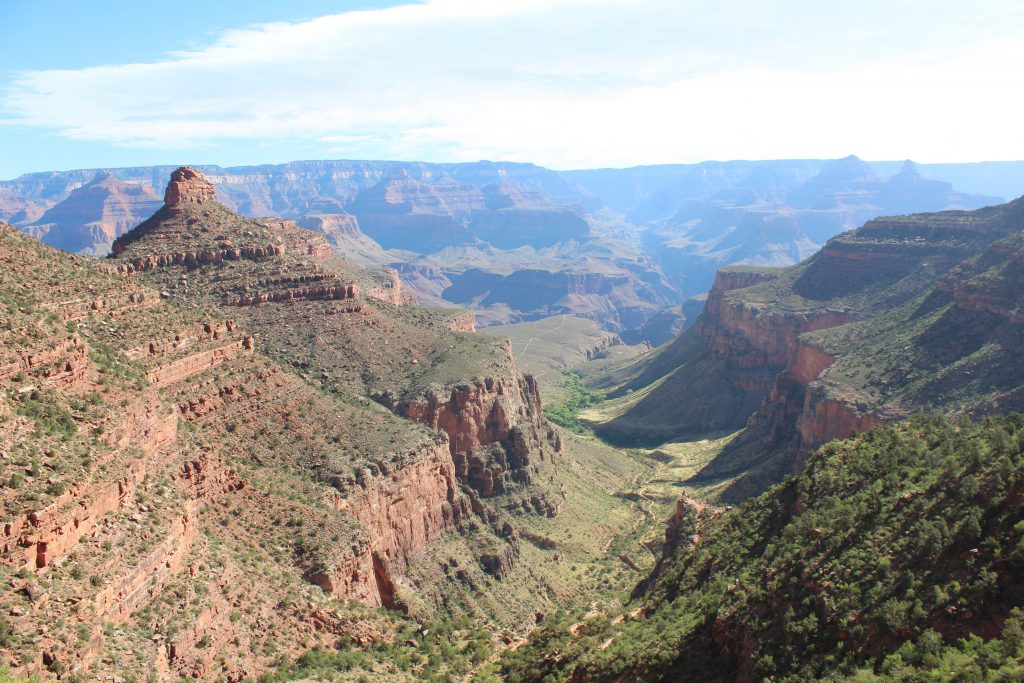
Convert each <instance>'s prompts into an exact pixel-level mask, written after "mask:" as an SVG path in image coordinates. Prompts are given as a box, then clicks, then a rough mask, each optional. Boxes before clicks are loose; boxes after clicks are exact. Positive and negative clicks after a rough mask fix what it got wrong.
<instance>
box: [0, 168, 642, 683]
mask: <svg viewBox="0 0 1024 683" xmlns="http://www.w3.org/2000/svg"><path fill="white" fill-rule="evenodd" d="M115 251H116V253H117V254H118V256H117V257H116V258H111V259H109V260H106V261H99V260H96V259H92V258H88V257H81V256H74V255H69V254H65V253H62V252H59V251H57V250H54V249H52V248H50V247H46V246H43V245H40V244H39V243H38V242H35V241H34V240H32V239H31V238H29V237H28V236H26V235H24V234H22V233H19V232H18V231H16V230H15V229H13V228H11V227H9V226H6V225H3V226H0V259H2V262H3V268H2V269H0V315H2V316H3V317H2V324H0V353H2V354H3V355H2V356H0V387H2V391H0V421H2V422H3V429H2V430H0V450H2V451H3V453H4V459H3V461H2V462H3V464H2V471H0V478H2V480H3V481H4V482H5V483H6V484H7V486H6V487H5V488H4V505H5V526H4V529H5V531H4V535H3V543H2V545H3V547H2V554H0V577H2V579H3V582H4V585H5V587H6V588H5V591H4V593H3V596H2V601H3V608H4V611H5V613H6V614H7V615H9V617H10V619H9V621H8V622H5V625H4V627H3V628H0V649H2V651H3V654H4V658H5V661H9V662H11V663H12V664H13V665H14V666H15V670H16V672H17V673H18V674H19V675H24V674H29V673H39V674H43V675H46V676H53V675H57V674H60V675H67V674H71V673H75V674H77V675H81V676H84V677H90V678H103V677H109V676H113V675H117V676H121V677H135V678H143V677H146V676H149V675H150V672H153V673H154V674H155V675H156V677H157V679H158V680H177V679H178V678H180V677H193V678H201V679H204V680H207V679H208V680H213V679H216V678H219V677H224V678H226V679H228V680H242V679H244V678H246V677H252V676H255V675H257V674H259V673H260V672H261V671H264V670H266V669H267V668H268V667H271V666H276V665H277V664H279V663H280V662H281V661H282V658H284V659H288V658H291V657H294V656H297V655H299V654H300V653H302V652H304V651H307V650H310V649H312V648H316V647H325V648H329V649H334V648H338V647H342V648H346V647H349V644H350V643H356V644H357V646H359V647H364V646H368V645H369V644H371V643H377V645H375V646H374V649H371V650H368V652H369V653H370V654H367V656H366V657H367V662H368V664H367V666H369V667H371V669H372V670H377V671H381V672H388V671H390V672H393V673H394V672H397V671H398V668H397V664H395V662H394V661H393V660H392V658H391V657H390V655H389V654H388V653H389V652H390V649H389V648H390V647H391V645H389V643H391V642H393V640H394V639H395V638H396V637H397V634H398V633H403V632H405V631H406V629H407V628H408V624H407V623H406V622H405V621H404V618H403V617H402V616H401V615H400V612H401V611H402V610H409V609H412V608H411V607H410V605H414V606H415V610H416V611H417V614H418V617H417V618H425V617H429V616H430V615H431V614H441V615H442V616H443V614H444V612H443V610H444V609H446V608H445V605H447V604H448V603H447V601H445V600H442V599H441V598H440V597H438V596H444V595H446V594H447V595H452V594H454V593H455V592H458V593H459V594H461V595H464V596H465V599H466V600H475V601H478V602H479V605H480V606H479V607H478V610H479V611H478V613H479V615H480V618H481V619H485V620H488V623H500V624H502V625H504V627H505V628H510V629H512V628H517V627H519V626H521V625H522V624H523V623H524V621H523V620H524V619H525V618H526V617H527V616H528V615H532V614H533V613H534V611H535V610H536V609H537V608H538V607H544V608H545V609H546V608H547V607H546V605H547V604H549V602H550V601H551V600H552V599H553V598H552V596H558V599H568V598H569V597H571V596H572V595H574V594H575V593H576V592H577V591H582V590H589V589H590V587H589V586H588V585H587V584H574V583H571V582H568V581H566V580H564V579H563V578H561V577H560V574H559V572H558V571H557V570H558V566H559V563H558V562H557V561H554V560H553V557H554V556H555V555H561V556H565V555H566V554H568V555H569V556H571V557H573V558H574V559H576V560H578V561H589V560H588V559H587V558H592V557H598V556H600V555H601V554H602V552H603V551H602V548H601V546H602V544H603V543H604V540H603V538H604V537H605V536H607V535H610V534H612V533H614V529H615V528H617V527H616V525H618V524H621V525H625V524H628V523H629V520H630V517H629V514H630V513H629V506H628V504H624V503H623V502H621V501H618V500H616V499H615V498H614V497H613V496H612V495H611V494H612V492H613V490H614V486H615V482H614V481H611V480H608V481H605V480H603V479H602V478H601V477H600V476H589V477H583V478H581V477H580V476H579V475H573V474H572V472H573V471H584V472H585V471H590V470H593V467H592V466H591V465H590V464H581V463H589V462H590V459H592V458H603V459H604V460H605V463H606V466H607V467H611V468H621V472H622V475H621V476H623V477H628V476H630V474H629V473H630V471H631V465H629V464H628V463H625V462H624V461H617V460H616V457H617V456H614V454H613V453H611V452H606V453H602V454H596V453H586V452H584V451H577V452H574V453H569V454H561V455H560V454H558V451H559V449H560V441H559V438H558V436H557V434H556V433H555V432H554V431H553V430H551V429H550V428H549V427H548V425H547V424H546V423H545V421H544V418H543V414H542V412H541V409H540V398H539V394H538V392H537V389H536V384H535V382H534V381H533V380H532V378H530V377H528V376H527V377H524V376H523V375H521V374H520V373H519V372H518V370H517V369H516V367H515V363H514V360H513V359H512V357H511V354H510V352H509V349H508V347H507V345H506V344H505V343H504V342H502V341H497V340H490V339H480V338H477V337H475V336H474V335H470V334H466V333H462V332H456V331H453V329H452V328H457V329H464V328H465V327H466V323H465V319H464V318H465V316H464V315H463V314H462V313H458V314H454V313H452V312H450V311H437V310H433V311H432V310H424V309H418V308H414V307H411V306H409V305H407V300H406V297H405V296H404V295H403V294H402V292H401V289H400V286H399V285H400V283H399V282H398V281H397V279H396V278H395V276H394V273H393V272H383V273H371V272H368V271H363V270H362V269H360V268H357V267H355V266H353V265H351V264H347V263H344V262H342V261H340V260H339V259H337V257H335V256H334V255H333V253H332V252H331V250H330V248H329V246H328V245H327V243H326V242H325V241H324V239H323V237H322V236H320V235H319V234H317V233H312V232H309V231H306V230H302V229H300V228H298V227H296V226H295V225H294V224H292V223H290V222H288V221H280V220H261V221H259V222H256V221H250V220H248V219H244V218H242V217H240V216H238V215H236V214H232V213H231V212H230V211H228V210H227V209H226V208H225V207H223V205H221V204H219V202H217V200H216V194H215V192H214V190H213V188H212V186H211V185H210V183H209V182H208V181H206V180H205V178H203V176H202V174H200V173H199V172H197V171H195V170H194V169H190V168H181V169H178V170H177V171H175V172H174V173H173V175H172V179H171V182H170V184H169V185H168V189H167V192H166V197H165V205H164V206H163V208H161V209H160V211H158V212H157V214H156V215H154V217H153V218H151V219H150V220H148V221H146V222H145V223H143V224H142V225H140V226H139V227H138V228H137V229H136V230H135V231H132V232H130V233H128V234H126V235H124V236H122V237H121V238H119V239H118V240H117V242H116V244H115ZM41 274H43V275H41ZM373 399H376V400H373ZM382 404H385V405H386V406H387V407H385V405H382ZM388 408H391V409H388ZM562 458H565V459H566V462H564V463H563V462H560V460H561V459H562ZM538 474H543V475H544V477H543V480H541V478H540V477H538ZM559 486H561V487H562V488H561V491H560V492H559V488H558V487H559ZM556 497H557V498H556ZM556 501H557V502H556ZM598 504H600V505H601V506H603V509H604V510H605V515H606V516H605V517H604V518H602V519H601V523H600V524H597V523H596V522H589V521H587V522H586V523H587V524H592V525H594V529H595V532H594V533H593V534H592V537H593V539H594V546H595V547H593V548H591V547H590V546H587V547H586V548H572V549H567V548H565V547H564V545H563V544H562V543H555V542H552V543H551V544H550V545H545V546H544V547H534V546H532V545H530V546H529V547H528V548H523V545H524V544H523V543H522V542H521V541H520V529H526V528H531V525H533V524H534V522H533V521H532V520H533V518H538V519H543V520H549V519H553V518H555V517H556V516H558V515H560V514H564V515H566V516H567V518H566V519H567V520H569V521H572V520H575V519H577V518H579V519H580V520H581V521H576V522H573V523H576V524H582V523H583V521H582V520H589V519H596V518H597V513H596V511H595V506H597V505H598ZM607 515H612V516H613V517H614V518H615V519H616V521H615V522H614V523H612V524H609V523H608V522H609V517H608V516H607ZM549 524H551V523H549ZM554 524H555V527H553V528H554V529H557V528H558V527H557V524H558V523H554ZM439 548H444V549H447V550H445V551H443V552H442V551H439ZM445 553H451V554H445ZM522 553H527V554H528V555H529V556H530V557H531V558H532V559H533V560H535V563H536V565H537V566H538V567H541V568H542V570H541V571H536V570H527V568H526V567H525V566H523V565H521V564H519V562H518V558H519V557H520V554H522ZM456 557H457V558H458V559H457V560H456V559H455V558H456ZM449 563H454V564H449ZM442 565H443V566H444V567H445V568H446V571H445V572H444V573H443V574H442V573H440V572H439V567H440V566H442ZM454 566H458V567H459V570H458V571H457V572H456V571H454V570H452V567H454ZM413 568H415V572H413ZM623 580H628V576H627V575H623ZM499 581H505V582H507V583H508V584H509V585H511V586H515V587H516V588H515V591H516V592H515V593H514V595H515V601H514V602H513V603H511V604H507V603H504V602H501V601H498V600H490V599H484V597H482V596H485V595H486V593H487V592H488V591H490V590H491V589H492V584H494V583H497V582H499ZM556 587H557V591H556V592H551V591H554V590H555V588H556ZM360 605H361V607H360ZM378 606H385V607H390V608H392V609H393V610H397V612H396V613H395V614H390V613H387V612H382V611H375V610H373V609H372V608H375V607H378ZM488 609H490V610H493V613H492V612H488V611H487V610H488ZM492 620H493V621H492ZM421 628H422V627H421ZM451 631H452V629H449V630H448V635H447V636H445V638H446V639H448V640H445V643H446V645H445V647H450V646H451V645H450V641H451V640H454V639H455V638H456V637H457V636H455V635H452V634H451ZM424 637H425V632H424ZM480 645H481V646H484V647H486V648H489V647H491V644H490V643H489V640H488V641H482V642H481V643H480ZM374 653H375V654H374ZM467 657H468V655H467ZM466 662H468V660H465V661H463V660H461V659H460V660H459V661H458V662H456V661H454V660H452V661H451V664H450V666H452V667H456V666H464V665H465V663H466ZM422 666H423V665H419V664H418V665H417V667H419V668H422ZM430 666H431V667H432V669H431V670H432V671H434V672H435V673H437V674H438V675H445V671H449V672H450V671H453V670H454V669H446V667H448V666H449V664H446V663H441V664H438V663H437V662H432V663H431V664H430Z"/></svg>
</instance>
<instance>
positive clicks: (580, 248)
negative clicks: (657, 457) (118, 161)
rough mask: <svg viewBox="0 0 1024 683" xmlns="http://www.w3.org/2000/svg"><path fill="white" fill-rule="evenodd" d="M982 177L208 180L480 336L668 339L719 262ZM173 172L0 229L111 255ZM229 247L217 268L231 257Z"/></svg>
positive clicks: (70, 186)
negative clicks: (575, 321) (540, 328)
mask: <svg viewBox="0 0 1024 683" xmlns="http://www.w3.org/2000/svg"><path fill="white" fill-rule="evenodd" d="M985 168H987V167H986V166H985V165H984V164H977V165H965V166H963V167H962V168H961V167H960V166H941V165H940V166H923V167H919V166H917V165H915V164H913V163H911V162H906V163H904V164H903V165H902V167H901V166H898V165H894V164H892V163H889V162H873V163H872V164H869V163H866V162H863V161H861V160H860V159H857V158H856V157H847V158H845V159H840V160H834V161H817V160H795V161H788V160H780V161H765V162H706V163H703V164H696V165H673V166H665V167H639V168H636V169H602V170H595V171H565V172H556V171H551V170H548V169H545V168H542V167H539V166H535V165H532V164H513V163H507V162H500V163H495V162H477V163H467V164H428V163H421V162H383V161H303V162H292V163H288V164H279V165H268V166H259V167H235V168H220V167H214V166H204V167H200V168H199V171H200V172H203V173H204V174H205V177H208V178H209V180H210V182H211V183H212V185H213V186H214V187H215V188H216V189H217V191H218V192H219V201H222V202H223V203H224V205H225V206H227V207H228V208H230V209H232V210H237V211H239V212H240V213H242V214H244V215H247V216H249V217H254V218H255V217H261V216H267V215H274V216H280V217H282V218H285V219H291V220H295V221H297V222H298V223H299V224H300V225H302V226H303V227H307V228H310V229H313V230H317V231H321V232H323V233H324V234H325V235H326V236H327V239H328V244H329V245H330V247H332V248H333V249H335V250H336V251H337V252H338V253H339V254H341V255H342V256H343V257H345V258H347V259H349V260H352V261H355V262H357V263H359V264H360V265H363V266H374V267H380V266H388V267H393V268H397V269H399V270H400V271H402V272H403V273H406V274H407V275H408V276H409V277H408V279H407V283H406V284H407V288H408V289H409V293H410V294H411V295H414V296H416V297H417V298H418V299H419V301H420V302H421V303H423V304H426V305H431V306H441V307H443V306H450V305H452V304H455V305H459V306H465V307H469V308H472V309H474V310H475V311H476V312H477V313H478V320H479V323H480V325H481V326H489V325H500V324H509V323H516V322H524V321H529V320H537V319H540V318H543V317H547V316H551V315H560V314H564V313H569V314H575V315H579V316H582V317H585V318H588V319H592V320H595V321H597V322H598V323H599V324H601V325H602V326H603V327H604V328H605V329H607V330H609V331H611V332H616V333H619V334H622V335H624V338H626V339H630V340H635V341H638V342H639V341H646V342H650V343H652V344H654V345H659V344H662V343H665V342H667V341H669V340H670V339H671V338H672V337H673V336H674V334H675V333H676V332H678V331H680V330H681V329H683V328H684V327H687V326H689V325H690V324H692V323H693V321H694V319H695V318H696V315H697V314H698V313H699V307H700V302H699V298H700V297H701V296H702V295H703V293H704V292H706V291H707V290H708V288H709V287H710V286H711V285H712V283H713V278H714V273H715V271H716V270H717V269H718V268H719V267H721V266H725V265H730V264H746V265H755V266H783V265H789V264H793V263H796V262H798V261H800V260H802V259H803V258H806V257H807V256H810V255H811V254H812V253H814V251H815V250H816V249H817V248H818V247H819V246H821V245H822V244H823V243H824V242H825V240H826V239H827V238H829V237H831V236H833V235H835V234H837V233H839V232H842V231H843V230H848V229H850V228H853V227H856V226H858V225H860V224H861V223H863V222H864V221H866V220H868V219H870V218H873V217H876V216H879V215H884V214H886V213H904V212H909V211H923V210H936V209H945V208H975V207H979V206H983V205H985V204H991V203H995V202H997V201H998V197H995V196H992V194H993V193H994V192H995V190H992V191H989V192H988V193H985V192H979V191H977V190H975V193H967V192H962V191H958V190H956V189H954V187H953V186H952V184H951V183H950V182H948V181H939V180H932V179H929V178H926V177H924V175H923V172H922V169H924V170H927V171H931V172H934V173H936V174H941V176H940V177H946V178H953V179H957V180H963V181H964V182H967V183H969V184H973V185H975V186H977V184H978V182H979V180H978V179H979V178H985V179H987V182H990V183H991V187H993V188H996V189H998V190H999V191H1002V189H1003V188H1004V184H1002V183H997V182H995V181H993V180H992V175H991V174H989V175H985ZM173 171H174V169H173V168H170V167H145V168H118V169H100V170H82V171H68V172H52V173H35V174H27V175H25V176H22V177H20V178H16V179H14V180H9V181H0V218H4V217H6V219H7V220H9V221H10V222H11V223H12V224H14V225H16V226H18V227H20V228H22V229H24V230H26V231H28V232H29V233H30V234H33V235H34V236H36V237H39V238H40V239H42V240H43V241H44V242H47V243H50V244H54V245H55V246H58V247H61V248H64V249H67V250H70V251H86V252H89V253H95V254H103V253H105V252H106V250H107V249H108V248H109V247H110V245H111V243H112V242H113V241H114V240H115V239H116V238H117V237H119V236H120V235H121V234H123V233H124V232H126V231H127V230H128V229H129V228H131V227H133V226H134V225H135V224H137V223H139V222H142V221H143V220H144V219H145V218H146V217H148V215H149V214H150V213H152V212H153V211H154V210H155V209H157V208H159V200H158V199H157V197H156V188H161V187H163V182H164V178H166V177H167V175H169V174H170V173H172V172H173ZM890 174H891V177H889V176H890ZM44 214H45V215H44ZM249 248H251V249H259V248H268V245H259V246H251V247H249ZM215 251H216V252H217V253H216V254H214V253H208V254H206V255H205V257H206V258H224V257H231V256H230V254H231V252H232V249H216V250H215ZM183 257H187V255H185V256H183ZM196 257H199V255H196ZM141 265H142V266H143V267H152V266H150V265H147V264H141Z"/></svg>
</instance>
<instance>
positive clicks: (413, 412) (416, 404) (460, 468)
mask: <svg viewBox="0 0 1024 683" xmlns="http://www.w3.org/2000/svg"><path fill="white" fill-rule="evenodd" d="M509 353H511V351H510V352H509ZM514 368H515V366H514V365H512V370H513V372H512V373H510V374H509V375H508V376H499V377H497V378H488V379H485V380H478V381H476V382H473V383H466V384H460V385H457V386H455V387H451V388H450V389H447V390H445V393H443V394H439V393H435V392H433V391H431V392H428V393H427V395H426V396H425V397H424V398H422V399H417V400H413V401H408V402H406V403H403V404H402V405H400V406H397V411H398V412H399V413H400V414H402V415H405V416H406V417H408V418H410V419H412V420H415V421H417V422H419V423H421V424H424V425H426V426H428V427H430V428H431V429H433V430H435V431H439V432H444V433H445V434H447V435H448V447H449V451H450V453H451V457H452V459H453V460H454V463H455V475H456V477H457V478H458V479H459V481H461V482H462V483H464V484H466V485H467V486H469V487H470V488H472V489H474V490H475V491H477V492H478V493H479V494H480V495H481V496H485V497H486V496H492V495H495V494H498V493H503V492H504V491H506V490H507V489H508V488H509V487H510V486H511V485H512V484H514V483H519V484H528V483H530V481H531V480H532V479H533V476H534V475H535V474H536V472H537V471H538V468H539V465H540V463H539V460H542V459H544V458H545V457H551V455H553V453H554V452H555V451H556V450H557V449H556V447H555V441H554V437H553V436H550V435H546V432H547V431H548V430H547V429H546V425H545V422H544V417H543V412H542V410H541V405H540V393H539V391H538V389H537V382H536V380H535V379H534V378H533V377H532V376H530V375H526V376H523V377H518V376H516V374H515V373H514ZM542 435H546V436H542ZM545 445H547V446H548V448H547V452H546V451H545Z"/></svg>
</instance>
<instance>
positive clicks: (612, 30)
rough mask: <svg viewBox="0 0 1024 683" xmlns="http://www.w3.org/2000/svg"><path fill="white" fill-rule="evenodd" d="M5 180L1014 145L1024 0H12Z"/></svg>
mask: <svg viewBox="0 0 1024 683" xmlns="http://www.w3.org/2000/svg"><path fill="white" fill-rule="evenodd" d="M0 26H3V27H4V29H5V30H4V31H3V34H2V35H3V39H2V40H0V178H12V177H15V176H17V175H19V174H21V173H25V172H31V171H43V170H67V169H72V168H97V167H110V166H132V165H154V164H184V163H190V164H219V165H222V166H231V165H245V164H259V163H279V162H283V161H292V160H298V159H403V160H414V159H415V160H423V161H435V162H445V161H475V160H479V159H491V160H509V161H531V162H535V163H538V164H541V165H543V166H548V167H551V168H556V169H568V168H593V167H608V166H616V167H624V166H635V165H641V164H657V163H690V162H696V161H703V160H708V159H775V158H836V157H841V156H845V155H847V154H857V155H858V156H860V157H862V158H865V159H876V160H880V159H904V158H913V159H915V160H916V161H919V162H929V163H936V162H957V161H981V160H1009V159H1024V126H1022V125H1020V122H1019V119H1020V111H1021V104H1022V102H1024V95H1022V94H1021V93H1024V40H1021V39H1020V36H1022V35H1024V2H1021V1H1020V0H972V2H970V3H968V2H964V1H963V0H957V1H956V2H949V1H946V0H913V1H911V0H885V1H876V0H857V1H848V0H829V1H828V2H822V1H821V0H815V1H803V0H801V1H797V0H790V1H785V0H783V1H778V2H763V1H760V0H733V1H729V0H716V1H705V0H628V1H627V0H544V1H542V0H515V1H512V2H505V1H504V0H424V1H423V2H419V3H407V2H394V1H391V2H387V1H375V0H355V1H342V0H335V1H328V0H290V1H289V2H287V3H284V2H278V1H273V0H245V1H244V2H242V1H235V0H216V1H211V0H203V1H202V2H200V1H198V0H175V2H159V3H152V2H132V3H126V2H120V1H118V2H115V1H113V0H93V2H89V3H84V2H81V1H80V0H74V1H72V0H47V2H39V1H38V0H0Z"/></svg>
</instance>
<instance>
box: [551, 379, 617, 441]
mask: <svg viewBox="0 0 1024 683" xmlns="http://www.w3.org/2000/svg"><path fill="white" fill-rule="evenodd" d="M562 386H563V387H565V389H566V391H567V394H566V397H565V400H564V401H563V402H562V403H559V404H557V405H553V406H549V407H547V408H545V409H544V415H545V416H546V417H547V418H548V419H549V420H551V421H552V422H554V423H555V424H557V425H560V426H562V427H565V428H566V429H570V430H572V431H573V432H575V433H577V434H584V433H586V432H587V427H586V426H585V425H584V424H583V423H582V422H580V419H579V414H580V411H581V410H583V409H585V408H590V407H592V406H596V405H597V404H598V403H600V402H601V401H603V400H604V398H605V397H604V394H602V393H601V392H598V391H594V390H593V389H590V388H588V387H587V386H585V385H584V384H583V380H582V378H580V376H579V375H577V374H576V373H575V372H567V373H565V380H564V381H563V382H562Z"/></svg>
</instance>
